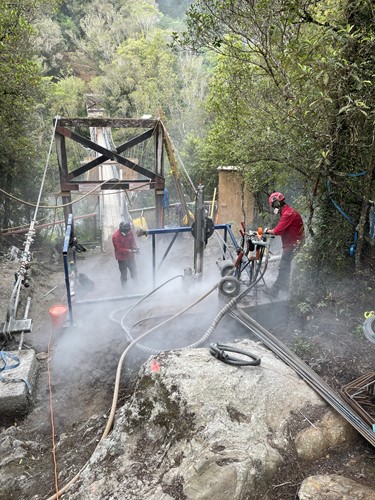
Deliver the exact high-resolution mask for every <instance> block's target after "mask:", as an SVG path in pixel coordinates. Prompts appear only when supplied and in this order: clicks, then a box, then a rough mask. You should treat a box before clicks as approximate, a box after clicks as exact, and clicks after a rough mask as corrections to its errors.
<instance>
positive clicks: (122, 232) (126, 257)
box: [112, 222, 139, 287]
mask: <svg viewBox="0 0 375 500" xmlns="http://www.w3.org/2000/svg"><path fill="white" fill-rule="evenodd" d="M112 243H113V247H114V249H115V259H116V260H117V262H118V267H119V269H120V273H121V285H122V286H123V287H124V286H125V283H126V281H127V279H128V269H129V271H130V275H131V277H132V278H133V279H135V278H136V277H137V267H136V263H135V257H134V254H135V253H137V252H139V249H138V248H137V245H136V243H135V238H134V234H133V232H132V230H131V225H130V223H129V222H120V225H119V228H118V229H117V231H115V232H114V233H113V235H112Z"/></svg>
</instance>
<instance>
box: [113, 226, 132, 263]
mask: <svg viewBox="0 0 375 500" xmlns="http://www.w3.org/2000/svg"><path fill="white" fill-rule="evenodd" d="M112 243H113V247H114V249H115V259H116V260H130V259H133V258H134V252H133V251H132V250H135V249H136V248H137V245H136V243H135V238H134V234H133V233H132V231H129V232H128V233H127V234H126V235H125V236H124V235H123V234H122V233H121V232H120V230H119V229H117V231H115V232H114V233H113V235H112Z"/></svg>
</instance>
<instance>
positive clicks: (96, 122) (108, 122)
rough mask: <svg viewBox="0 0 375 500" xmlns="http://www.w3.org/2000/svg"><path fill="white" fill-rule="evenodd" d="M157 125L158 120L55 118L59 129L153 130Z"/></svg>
mask: <svg viewBox="0 0 375 500" xmlns="http://www.w3.org/2000/svg"><path fill="white" fill-rule="evenodd" d="M55 121H56V119H55V120H54V124H55ZM158 123H159V120H158V119H155V120H153V119H143V118H139V119H133V118H84V117H82V118H57V126H60V127H109V128H154V127H156V126H157V125H158Z"/></svg>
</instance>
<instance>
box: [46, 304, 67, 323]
mask: <svg viewBox="0 0 375 500" xmlns="http://www.w3.org/2000/svg"><path fill="white" fill-rule="evenodd" d="M67 313H68V308H67V306H63V305H61V306H52V307H51V308H50V310H49V314H50V316H51V319H52V326H54V327H55V328H61V327H62V326H63V325H64V323H65V320H66V315H67Z"/></svg>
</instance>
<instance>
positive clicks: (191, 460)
mask: <svg viewBox="0 0 375 500" xmlns="http://www.w3.org/2000/svg"><path fill="white" fill-rule="evenodd" d="M237 345H238V347H239V348H241V349H246V350H248V351H250V352H252V353H254V354H256V355H257V356H259V357H261V364H260V365H259V366H248V367H235V366H231V365H228V364H224V363H222V362H221V361H218V360H217V359H215V358H214V357H212V356H211V355H210V354H209V351H208V349H195V350H181V351H173V352H167V353H163V354H160V355H158V357H157V363H155V360H149V361H148V362H147V363H145V364H144V365H143V367H142V369H141V371H140V374H139V379H138V382H137V386H136V389H135V392H134V395H133V396H132V398H131V400H130V401H129V402H128V403H127V404H125V406H123V407H122V408H120V409H119V410H118V412H117V418H116V422H115V426H114V429H113V431H112V433H111V434H110V435H109V436H108V438H106V439H105V440H104V441H103V442H101V443H100V445H99V446H98V448H97V450H96V451H95V453H94V455H93V456H92V458H91V460H90V463H89V465H88V466H87V467H86V469H85V470H84V471H83V472H82V474H81V477H80V480H79V481H78V482H77V483H76V484H75V485H74V486H72V488H71V489H70V490H69V493H68V494H67V498H70V499H78V498H79V499H80V500H83V499H92V500H94V499H95V500H96V499H98V498H103V499H104V498H121V499H126V500H128V499H129V500H133V499H134V500H135V499H137V500H139V499H140V498H147V499H148V500H167V499H171V498H174V499H187V500H190V499H191V500H208V499H210V500H211V499H212V498H215V500H228V499H243V500H244V499H249V498H256V496H255V492H256V494H257V495H258V494H261V493H262V492H265V491H266V490H267V489H269V487H270V485H272V484H273V481H274V478H275V474H276V471H277V469H278V467H279V466H280V465H281V464H282V463H283V462H284V460H285V457H287V456H288V454H290V453H294V454H295V453H296V444H297V449H298V452H299V453H300V454H302V455H303V456H304V457H305V458H308V457H309V455H310V452H309V451H308V450H309V445H308V443H307V444H306V443H305V444H304V441H307V442H310V441H311V435H310V433H309V431H305V432H306V433H307V434H305V436H307V437H306V438H305V440H304V437H303V433H301V431H302V430H303V429H304V428H305V429H311V428H313V430H314V431H316V432H318V433H319V439H320V441H321V444H320V448H319V449H320V450H322V452H324V450H325V449H326V446H330V447H334V446H335V444H336V443H342V442H343V441H345V440H349V439H350V436H351V435H352V430H351V428H349V427H350V426H347V425H346V424H344V423H343V421H342V418H341V417H340V416H338V415H336V414H335V413H332V412H331V411H330V416H329V417H324V414H325V412H326V411H327V409H328V408H327V405H326V403H325V402H324V401H323V400H322V399H321V398H320V397H319V396H318V395H317V394H316V393H315V392H314V391H313V390H312V389H311V388H310V387H309V386H307V385H306V383H305V382H304V381H302V380H301V379H300V378H299V377H298V376H297V375H296V374H295V373H294V371H293V370H291V369H290V368H289V367H288V366H286V365H285V364H284V363H283V362H282V361H280V360H279V359H278V358H276V357H275V356H274V355H273V354H272V353H271V352H270V351H269V350H267V349H265V348H264V347H263V346H262V345H261V344H258V343H255V342H251V341H242V342H241V343H239V344H237ZM325 418H326V419H327V418H329V426H328V427H329V429H330V432H328V433H327V432H326V433H325V432H323V430H322V429H324V421H325V420H324V419H325ZM322 419H323V420H322ZM321 422H323V424H322V423H321ZM336 426H337V428H339V430H340V432H337V433H335V432H332V428H334V427H336ZM343 435H344V436H345V437H344V438H343ZM297 436H298V438H297ZM295 438H297V442H296V443H295V441H294V440H295ZM313 439H314V438H313ZM324 439H326V443H324ZM303 450H305V451H303ZM306 498H308V497H306Z"/></svg>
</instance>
